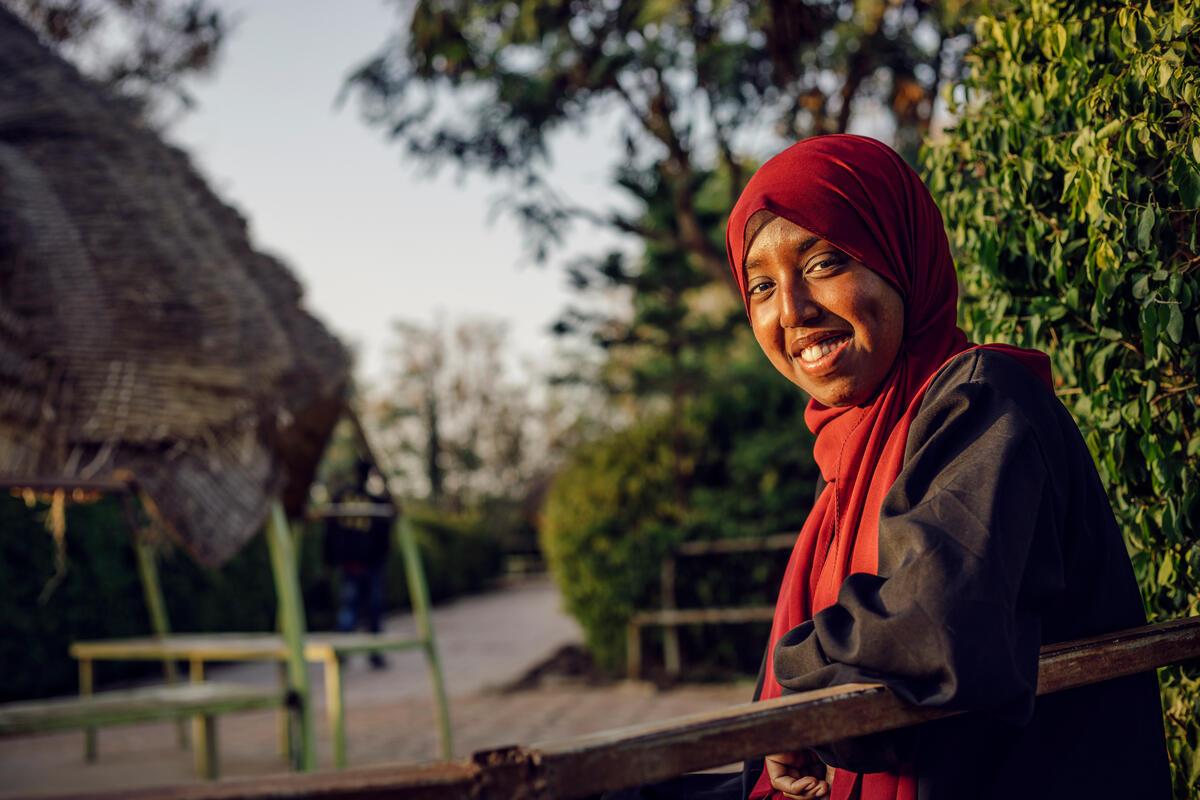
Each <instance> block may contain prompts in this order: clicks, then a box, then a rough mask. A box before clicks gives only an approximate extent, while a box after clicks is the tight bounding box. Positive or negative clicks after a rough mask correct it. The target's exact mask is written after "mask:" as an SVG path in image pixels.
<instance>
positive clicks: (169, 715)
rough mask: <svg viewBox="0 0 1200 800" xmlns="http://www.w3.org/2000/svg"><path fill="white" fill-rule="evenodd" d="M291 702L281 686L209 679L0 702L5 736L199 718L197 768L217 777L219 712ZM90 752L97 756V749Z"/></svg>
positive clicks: (0, 733)
mask: <svg viewBox="0 0 1200 800" xmlns="http://www.w3.org/2000/svg"><path fill="white" fill-rule="evenodd" d="M286 701H287V698H286V695H285V693H283V692H281V691H280V690H279V689H277V688H262V687H258V686H244V685H239V684H230V683H208V682H204V683H188V684H176V685H173V686H152V687H148V688H144V689H123V690H118V691H109V692H101V693H99V694H93V695H87V696H83V697H66V698H56V699H54V700H38V701H33V702H23V703H8V704H5V705H0V736H17V735H21V734H28V733H41V732H48V731H61V730H70V729H73V728H84V729H95V728H98V727H101V726H104V725H129V724H133V723H137V722H157V721H160V720H172V719H182V718H185V717H194V718H195V719H196V721H197V736H196V741H195V742H194V743H193V747H194V748H195V756H196V771H197V773H198V774H199V775H200V776H201V777H204V778H209V779H215V778H216V777H217V774H218V758H217V716H218V715H219V714H227V713H229V712H233V711H254V710H258V709H264V708H278V707H280V706H282V705H284V704H285V703H286ZM89 756H90V757H91V758H94V757H95V753H94V751H93V752H90V753H89Z"/></svg>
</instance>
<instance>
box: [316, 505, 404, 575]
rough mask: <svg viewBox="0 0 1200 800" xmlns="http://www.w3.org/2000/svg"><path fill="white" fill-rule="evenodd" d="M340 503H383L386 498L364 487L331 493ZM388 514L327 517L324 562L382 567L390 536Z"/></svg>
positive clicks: (343, 566) (353, 566)
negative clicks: (380, 515)
mask: <svg viewBox="0 0 1200 800" xmlns="http://www.w3.org/2000/svg"><path fill="white" fill-rule="evenodd" d="M334 502H335V503H337V504H339V505H342V504H347V503H354V504H372V505H383V504H387V503H388V500H387V498H386V497H382V496H379V495H376V494H371V493H368V492H367V490H365V489H355V488H348V489H343V490H342V491H340V492H338V493H337V494H336V495H335V496H334ZM392 522H393V519H392V518H391V517H366V516H364V517H330V518H329V519H327V520H326V522H325V541H324V553H325V563H326V564H328V565H330V566H332V567H342V568H348V569H351V570H353V569H355V568H366V567H375V566H382V565H383V564H384V563H385V562H386V561H387V556H388V551H389V550H390V548H391V537H392Z"/></svg>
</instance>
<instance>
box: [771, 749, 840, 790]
mask: <svg viewBox="0 0 1200 800" xmlns="http://www.w3.org/2000/svg"><path fill="white" fill-rule="evenodd" d="M763 766H764V769H766V771H767V777H768V778H770V780H771V788H772V789H774V790H775V791H777V792H783V796H784V797H787V798H790V800H816V798H819V797H827V796H829V786H830V784H831V783H832V782H833V775H832V772H833V770H832V769H827V768H826V766H825V765H824V764H823V763H821V760H820V759H819V758H817V757H816V756H815V755H814V754H813V753H812V752H811V751H808V750H805V751H802V752H799V753H777V754H775V755H773V756H767V757H766V758H765V759H764V765H763Z"/></svg>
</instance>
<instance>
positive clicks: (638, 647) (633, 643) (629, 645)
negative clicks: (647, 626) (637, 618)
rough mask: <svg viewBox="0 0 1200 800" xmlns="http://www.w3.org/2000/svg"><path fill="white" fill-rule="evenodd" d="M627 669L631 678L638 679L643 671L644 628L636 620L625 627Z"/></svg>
mask: <svg viewBox="0 0 1200 800" xmlns="http://www.w3.org/2000/svg"><path fill="white" fill-rule="evenodd" d="M625 669H626V674H627V675H628V677H629V679H630V680H637V679H638V677H640V675H641V672H642V629H641V627H640V626H639V625H638V624H637V623H635V622H631V623H629V627H627V628H626V629H625Z"/></svg>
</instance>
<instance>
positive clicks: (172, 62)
mask: <svg viewBox="0 0 1200 800" xmlns="http://www.w3.org/2000/svg"><path fill="white" fill-rule="evenodd" d="M0 4H3V5H4V6H5V7H6V8H8V9H9V10H10V11H12V12H13V13H15V14H17V16H19V17H20V18H21V19H23V20H24V21H25V23H26V24H27V25H29V26H30V27H31V28H32V29H33V30H34V31H36V32H37V33H38V34H39V36H40V37H41V38H42V41H43V42H44V43H45V44H46V45H48V46H50V47H52V48H54V49H55V50H56V51H58V52H59V54H60V55H62V56H64V57H65V58H66V59H67V60H68V61H71V62H73V63H74V64H75V65H76V66H77V67H79V69H80V71H82V72H83V73H84V74H85V75H88V76H89V77H91V78H94V79H95V80H97V81H99V82H101V83H103V84H105V85H107V86H108V87H109V88H111V89H113V90H115V91H116V92H117V93H118V94H120V95H122V96H124V97H126V98H129V99H130V100H132V101H134V102H136V103H137V104H138V105H139V106H140V107H141V110H142V112H143V114H144V115H145V116H146V117H147V118H148V119H151V120H155V121H160V122H161V121H165V120H166V119H167V117H168V116H169V115H170V113H171V112H172V111H173V110H174V111H179V110H187V109H189V108H191V107H192V106H193V105H194V102H195V101H194V98H193V97H192V94H191V92H190V91H189V90H188V88H187V82H188V80H189V79H190V78H193V77H195V76H197V75H201V74H204V73H207V72H209V71H211V70H212V68H213V67H214V66H215V64H216V61H217V56H218V54H219V53H220V51H221V46H222V44H223V43H224V41H225V37H226V35H227V34H228V32H229V27H228V20H227V18H226V16H225V15H224V14H223V13H222V12H221V11H219V10H218V9H217V8H216V7H215V6H214V5H213V2H212V0H0Z"/></svg>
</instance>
